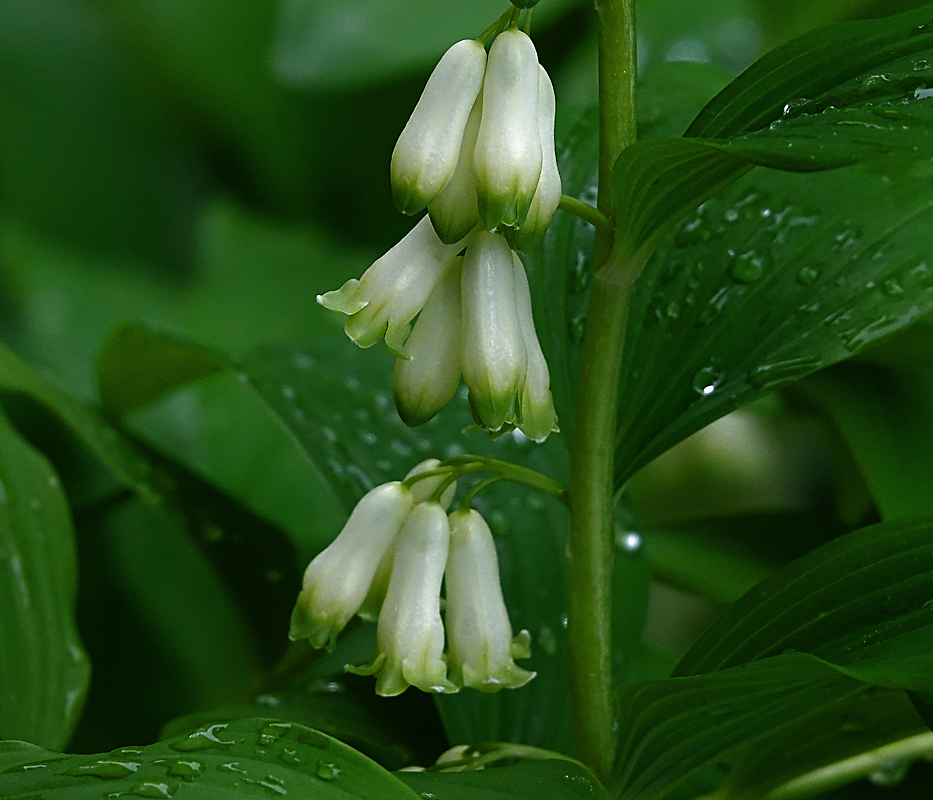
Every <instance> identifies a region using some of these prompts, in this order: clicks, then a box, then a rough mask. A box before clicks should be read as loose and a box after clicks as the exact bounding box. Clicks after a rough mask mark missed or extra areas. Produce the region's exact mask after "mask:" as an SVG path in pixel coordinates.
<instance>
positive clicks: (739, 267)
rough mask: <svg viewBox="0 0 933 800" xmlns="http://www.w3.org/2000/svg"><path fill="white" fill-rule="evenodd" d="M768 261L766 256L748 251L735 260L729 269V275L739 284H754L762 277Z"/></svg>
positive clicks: (768, 263)
mask: <svg viewBox="0 0 933 800" xmlns="http://www.w3.org/2000/svg"><path fill="white" fill-rule="evenodd" d="M770 260H771V259H770V258H769V257H768V256H766V255H763V254H759V253H755V252H754V251H752V250H749V251H748V252H747V253H742V254H741V255H740V256H737V257H736V258H735V260H734V261H733V262H732V266H730V267H729V274H730V275H731V276H732V278H733V279H734V280H737V281H738V282H739V283H755V281H758V280H761V278H762V277H763V276H764V274H765V272H766V271H767V269H768V267H769V266H770Z"/></svg>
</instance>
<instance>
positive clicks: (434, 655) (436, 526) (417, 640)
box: [348, 501, 457, 697]
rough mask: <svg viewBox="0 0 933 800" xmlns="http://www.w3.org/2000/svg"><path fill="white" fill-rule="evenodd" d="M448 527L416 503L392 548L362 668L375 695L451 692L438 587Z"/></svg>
mask: <svg viewBox="0 0 933 800" xmlns="http://www.w3.org/2000/svg"><path fill="white" fill-rule="evenodd" d="M449 543H450V526H449V524H448V522H447V514H446V512H445V511H444V509H443V508H441V506H440V505H439V504H438V503H434V502H431V501H427V502H423V503H418V504H417V505H416V506H415V507H414V509H413V510H412V511H411V513H410V514H409V515H408V518H407V520H406V521H405V525H404V526H403V528H402V531H401V533H400V534H399V537H398V543H397V544H396V551H395V559H394V560H393V562H392V574H391V577H390V578H389V590H388V592H387V593H386V598H385V602H384V603H383V605H382V611H381V612H380V613H379V622H378V625H377V628H376V648H377V651H378V655H377V656H376V659H375V661H374V662H373V663H372V664H371V665H369V666H367V667H348V669H349V670H350V671H351V672H355V673H357V674H360V675H372V674H375V675H376V693H377V694H380V695H383V696H387V697H391V696H394V695H397V694H401V693H402V692H404V691H405V690H406V689H407V688H408V687H409V685H411V686H415V687H417V688H419V689H421V690H422V691H425V692H456V691H457V687H456V686H455V685H454V684H452V683H451V682H450V681H449V680H447V664H446V662H445V660H444V624H443V622H442V621H441V610H440V609H441V582H442V580H443V577H444V568H445V566H446V563H447V550H448V547H449Z"/></svg>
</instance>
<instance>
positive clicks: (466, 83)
mask: <svg viewBox="0 0 933 800" xmlns="http://www.w3.org/2000/svg"><path fill="white" fill-rule="evenodd" d="M485 69H486V51H485V49H484V48H483V45H482V44H480V43H479V42H477V41H474V40H472V39H465V40H463V41H461V42H457V43H456V44H455V45H454V46H453V47H451V48H450V49H449V50H448V51H447V52H446V53H444V55H443V57H442V58H441V60H440V61H439V62H438V65H437V66H436V67H435V68H434V72H433V73H431V77H430V78H429V79H428V83H427V85H426V86H425V87H424V92H423V93H422V95H421V99H420V100H418V104H417V105H416V106H415V110H414V111H413V112H412V115H411V118H410V119H409V120H408V124H407V125H406V126H405V129H404V130H403V131H402V135H401V136H400V137H399V140H398V143H397V144H396V145H395V150H394V152H393V153H392V167H391V174H392V193H393V195H394V197H395V204H396V205H397V206H398V208H399V211H401V212H402V213H404V214H416V213H417V212H418V211H421V210H422V209H423V208H424V207H425V206H426V205H427V204H428V203H429V202H430V201H431V199H432V198H433V197H435V195H437V193H438V192H440V191H441V189H443V188H444V186H445V185H446V184H447V182H448V181H449V180H450V178H451V176H452V175H453V174H454V169H455V168H456V166H457V157H458V155H459V153H460V141H461V138H462V137H463V130H464V127H465V126H466V123H467V118H468V117H469V115H470V109H471V108H473V104H474V102H475V100H476V97H477V95H478V94H479V93H480V89H481V88H482V85H483V74H484V72H485Z"/></svg>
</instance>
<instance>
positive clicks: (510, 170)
mask: <svg viewBox="0 0 933 800" xmlns="http://www.w3.org/2000/svg"><path fill="white" fill-rule="evenodd" d="M541 160H542V156H541V140H540V137H539V135H538V54H537V52H536V51H535V46H534V44H532V41H531V39H529V38H528V36H527V35H526V34H525V33H523V32H522V31H519V30H509V31H506V32H505V33H502V34H500V35H499V36H497V37H496V40H495V41H494V42H493V43H492V47H491V48H490V49H489V62H488V66H487V69H486V78H485V80H484V82H483V117H482V120H481V121H480V126H479V133H478V134H477V138H476V148H475V149H474V151H473V165H474V168H475V169H476V188H477V196H478V199H479V215H480V219H482V221H483V224H484V225H485V226H486V229H487V230H494V229H495V228H497V227H498V226H499V225H507V226H510V227H520V226H521V224H522V223H523V222H524V221H525V217H526V216H527V214H528V208H529V206H530V205H531V201H532V198H533V197H534V193H535V187H536V186H537V185H538V178H539V177H540V175H541Z"/></svg>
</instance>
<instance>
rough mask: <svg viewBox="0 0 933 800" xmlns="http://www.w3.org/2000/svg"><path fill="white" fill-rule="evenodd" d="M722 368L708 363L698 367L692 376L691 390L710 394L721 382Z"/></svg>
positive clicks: (701, 393)
mask: <svg viewBox="0 0 933 800" xmlns="http://www.w3.org/2000/svg"><path fill="white" fill-rule="evenodd" d="M722 378H723V374H722V370H720V369H719V368H718V367H716V365H715V364H713V363H710V364H707V365H706V366H705V367H702V368H701V369H698V370H697V372H696V374H695V375H694V376H693V391H695V392H696V393H697V394H700V395H708V394H712V393H713V392H714V391H716V387H717V386H719V384H720V383H721V382H722Z"/></svg>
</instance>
